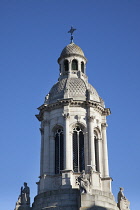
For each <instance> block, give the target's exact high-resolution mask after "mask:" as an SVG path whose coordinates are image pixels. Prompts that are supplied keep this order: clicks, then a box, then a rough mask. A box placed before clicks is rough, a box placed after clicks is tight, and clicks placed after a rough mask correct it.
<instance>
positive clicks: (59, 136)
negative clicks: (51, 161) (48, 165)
mask: <svg viewBox="0 0 140 210" xmlns="http://www.w3.org/2000/svg"><path fill="white" fill-rule="evenodd" d="M63 154H64V152H63V130H62V129H60V128H59V129H57V130H56V132H55V173H56V174H60V170H63V165H64V157H63Z"/></svg>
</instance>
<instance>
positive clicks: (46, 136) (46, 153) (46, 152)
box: [43, 120, 50, 174]
mask: <svg viewBox="0 0 140 210" xmlns="http://www.w3.org/2000/svg"><path fill="white" fill-rule="evenodd" d="M43 126H44V158H43V173H47V174H48V173H49V152H50V151H49V143H50V142H49V121H48V120H43Z"/></svg>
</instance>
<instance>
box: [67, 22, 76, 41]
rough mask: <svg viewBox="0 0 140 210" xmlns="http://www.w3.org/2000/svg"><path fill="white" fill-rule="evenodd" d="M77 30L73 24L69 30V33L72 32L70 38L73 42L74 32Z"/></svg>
mask: <svg viewBox="0 0 140 210" xmlns="http://www.w3.org/2000/svg"><path fill="white" fill-rule="evenodd" d="M75 30H76V28H73V27H72V26H71V29H70V30H69V31H68V33H70V34H71V38H70V40H71V43H72V42H73V33H74V31H75Z"/></svg>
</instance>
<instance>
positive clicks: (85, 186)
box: [78, 170, 89, 194]
mask: <svg viewBox="0 0 140 210" xmlns="http://www.w3.org/2000/svg"><path fill="white" fill-rule="evenodd" d="M78 182H79V183H80V185H79V186H80V192H81V194H83V193H89V180H88V179H87V175H86V174H85V171H84V170H83V171H82V173H81V175H80V176H79V177H78Z"/></svg>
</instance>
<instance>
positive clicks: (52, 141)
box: [50, 135, 55, 175]
mask: <svg viewBox="0 0 140 210" xmlns="http://www.w3.org/2000/svg"><path fill="white" fill-rule="evenodd" d="M53 174H55V139H54V136H53V135H52V136H50V175H53Z"/></svg>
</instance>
